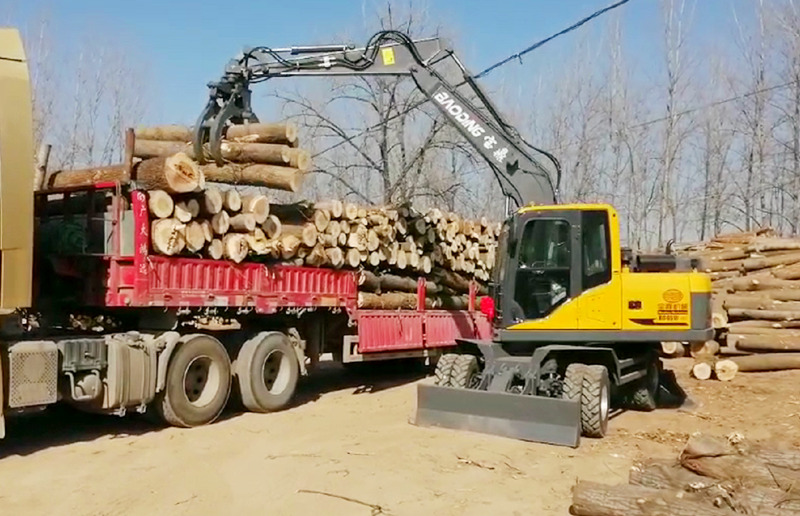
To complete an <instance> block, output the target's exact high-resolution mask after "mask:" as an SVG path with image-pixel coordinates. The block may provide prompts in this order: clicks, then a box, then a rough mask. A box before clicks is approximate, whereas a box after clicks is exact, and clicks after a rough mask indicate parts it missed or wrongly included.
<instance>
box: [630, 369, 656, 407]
mask: <svg viewBox="0 0 800 516" xmlns="http://www.w3.org/2000/svg"><path fill="white" fill-rule="evenodd" d="M660 365H661V364H660V360H659V359H658V358H655V359H654V360H651V361H650V363H649V364H648V365H647V375H646V376H645V377H644V378H642V380H641V381H640V382H639V383H638V385H637V386H636V387H635V388H634V389H633V391H632V392H631V394H630V400H629V403H628V405H629V406H630V408H631V409H633V410H639V411H642V412H651V411H653V410H655V409H656V405H657V400H656V396H657V395H658V387H659V385H660V376H661V367H660Z"/></svg>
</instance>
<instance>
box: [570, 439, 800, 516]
mask: <svg viewBox="0 0 800 516" xmlns="http://www.w3.org/2000/svg"><path fill="white" fill-rule="evenodd" d="M798 486H800V450H796V449H786V448H779V447H776V446H770V445H764V444H758V443H754V442H751V441H748V440H745V439H743V438H742V437H741V436H740V435H736V434H734V435H731V436H730V437H729V438H727V439H723V438H715V437H710V436H705V435H694V436H692V437H690V438H689V440H688V442H687V443H686V446H685V447H684V449H683V451H682V452H681V454H680V456H679V457H678V460H658V459H649V460H643V461H639V462H637V463H635V464H634V465H633V467H632V468H631V471H630V476H629V483H628V484H621V485H608V484H599V483H595V482H585V481H579V482H578V483H577V484H576V485H575V486H574V487H573V489H572V505H571V507H570V514H573V515H576V516H611V515H614V516H616V515H622V514H625V515H631V516H636V515H640V516H654V515H662V514H671V515H676V516H682V515H686V516H689V515H708V516H717V515H718V516H723V515H736V514H749V515H756V514H757V515H764V516H791V515H797V514H800V487H798Z"/></svg>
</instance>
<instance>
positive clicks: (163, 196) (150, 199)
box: [147, 190, 175, 219]
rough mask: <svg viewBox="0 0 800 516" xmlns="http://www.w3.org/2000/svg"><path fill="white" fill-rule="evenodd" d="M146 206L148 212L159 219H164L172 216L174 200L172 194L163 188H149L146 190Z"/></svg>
mask: <svg viewBox="0 0 800 516" xmlns="http://www.w3.org/2000/svg"><path fill="white" fill-rule="evenodd" d="M147 207H148V208H149V209H150V213H152V214H153V215H154V216H156V217H158V218H159V219H166V218H169V217H171V216H172V212H173V211H175V202H174V201H173V200H172V196H171V195H170V194H168V193H167V192H165V191H164V190H151V191H149V192H147Z"/></svg>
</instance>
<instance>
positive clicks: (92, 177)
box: [45, 165, 130, 188]
mask: <svg viewBox="0 0 800 516" xmlns="http://www.w3.org/2000/svg"><path fill="white" fill-rule="evenodd" d="M115 181H119V182H120V183H123V184H125V183H128V181H130V178H129V177H128V175H127V167H126V166H125V165H109V166H106V167H96V168H86V169H80V170H59V171H57V172H53V173H52V174H51V175H50V177H48V178H47V184H46V185H45V186H46V188H77V187H83V186H91V185H95V184H97V183H113V182H115Z"/></svg>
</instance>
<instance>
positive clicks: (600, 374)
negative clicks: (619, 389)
mask: <svg viewBox="0 0 800 516" xmlns="http://www.w3.org/2000/svg"><path fill="white" fill-rule="evenodd" d="M610 405H611V383H610V382H609V379H608V369H606V367H605V366H602V365H590V366H586V369H585V371H584V375H583V387H582V390H581V428H582V430H583V435H585V436H586V437H604V436H605V435H606V431H607V430H608V413H609V407H610Z"/></svg>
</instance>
